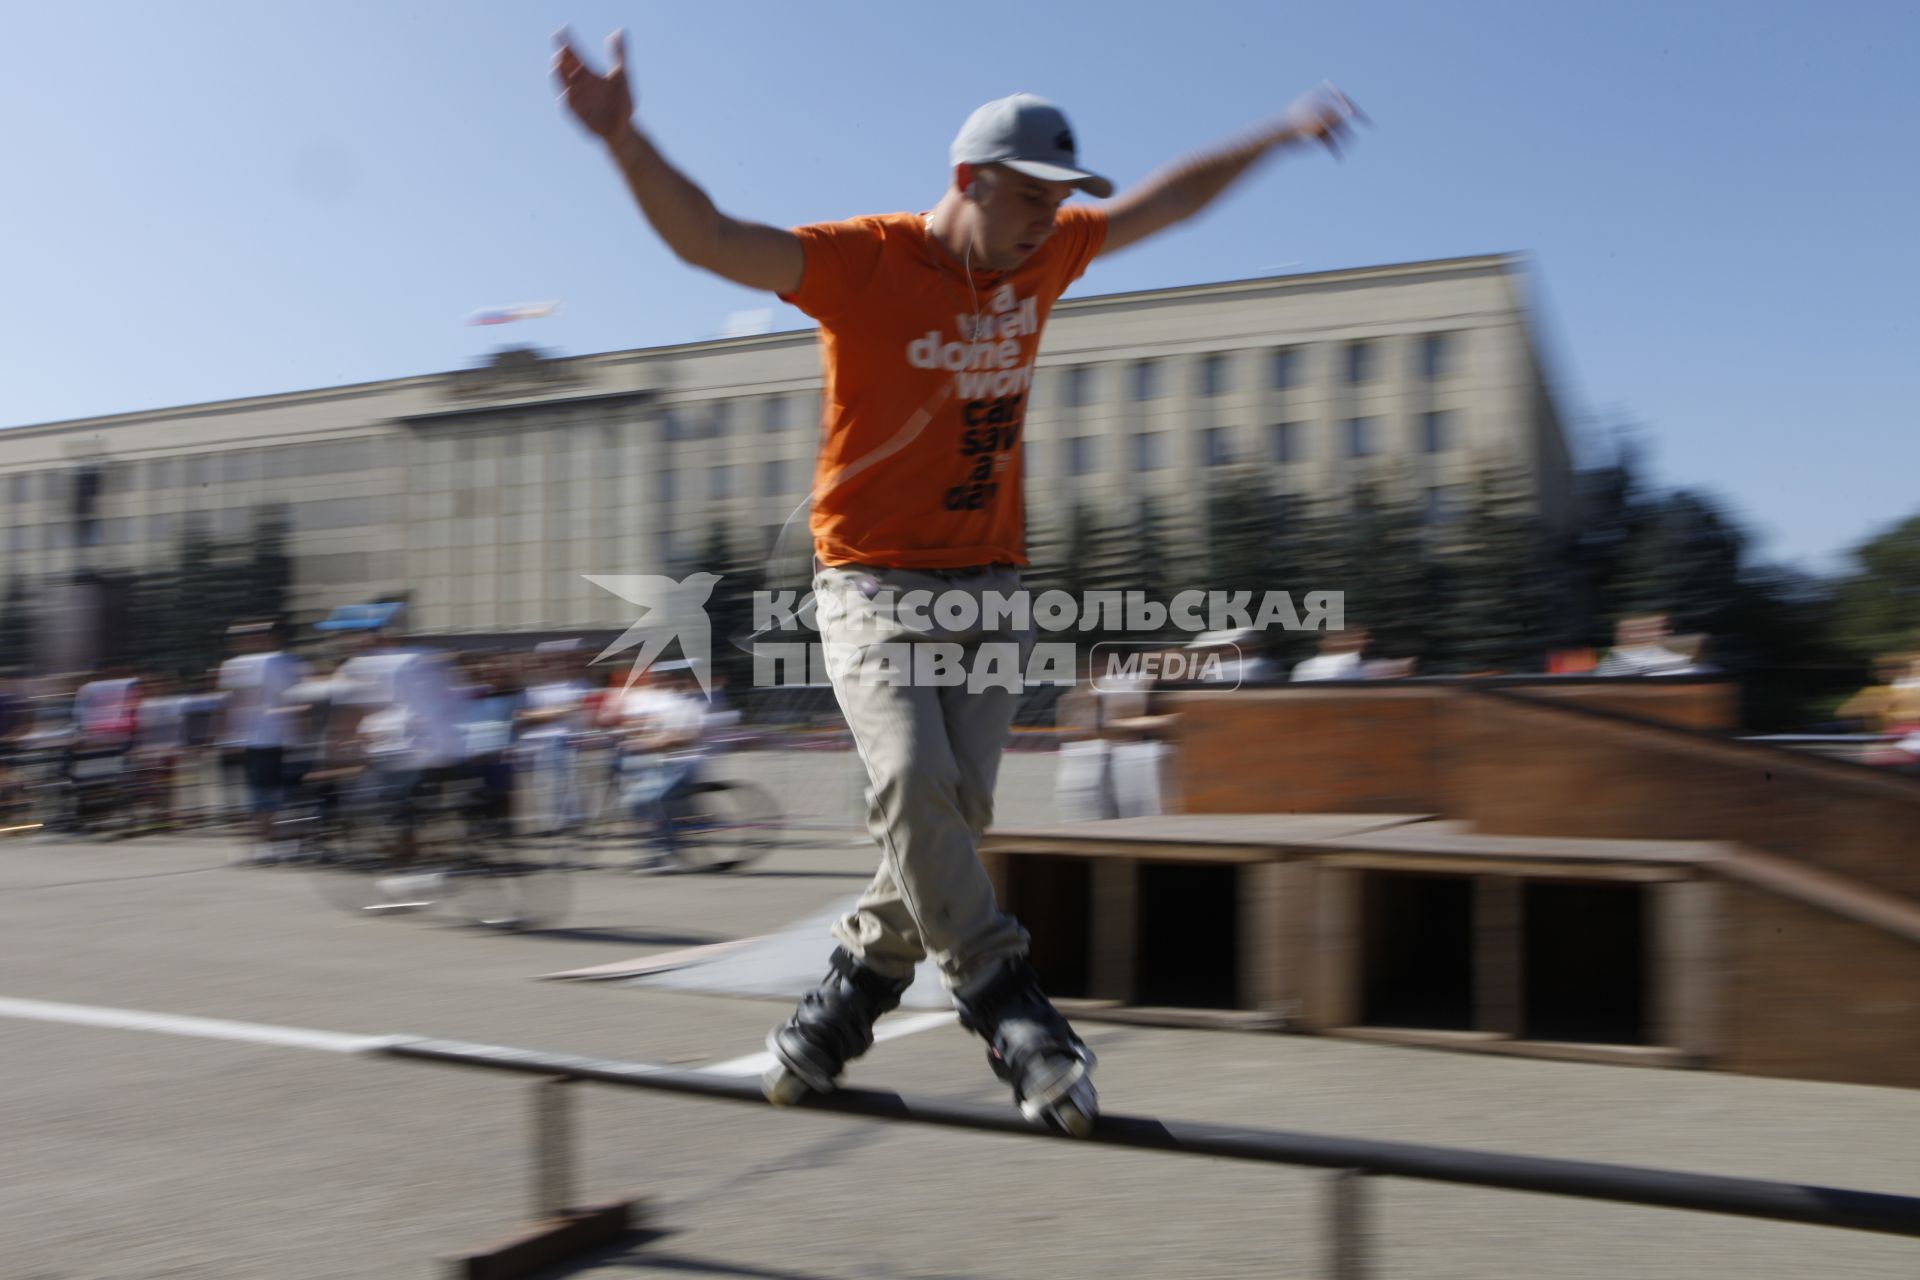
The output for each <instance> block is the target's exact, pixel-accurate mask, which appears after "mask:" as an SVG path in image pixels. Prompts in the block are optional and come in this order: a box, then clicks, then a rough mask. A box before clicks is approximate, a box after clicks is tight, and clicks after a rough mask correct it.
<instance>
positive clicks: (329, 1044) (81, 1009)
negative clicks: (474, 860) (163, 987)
mask: <svg viewBox="0 0 1920 1280" xmlns="http://www.w3.org/2000/svg"><path fill="white" fill-rule="evenodd" d="M957 1016H958V1015H956V1014H955V1013H954V1012H953V1010H951V1009H946V1010H941V1011H939V1012H936V1013H918V1014H913V1015H911V1016H909V1017H904V1018H889V1019H887V1020H885V1021H883V1022H882V1023H881V1024H880V1025H879V1026H878V1027H876V1028H875V1029H874V1033H873V1038H874V1041H875V1043H878V1042H880V1041H883V1040H898V1039H899V1038H900V1037H902V1036H910V1035H913V1034H914V1033H915V1032H918V1031H930V1030H932V1029H933V1028H934V1027H943V1026H946V1025H948V1024H949V1023H951V1022H953V1021H954V1019H955V1018H956V1017H957ZM0 1018H23V1019H26V1020H27V1021H30V1022H61V1023H65V1024H67V1025H69V1026H76V1027H104V1028H106V1029H108V1030H112V1031H153V1032H158V1033H160V1034H162V1035H170V1036H192V1037H194V1038H196V1039H200V1040H237V1041H240V1042H242V1043H245V1044H270V1045H278V1046H280V1047H282V1048H287V1049H319V1050H321V1051H323V1052H326V1053H368V1052H371V1051H372V1050H375V1049H378V1048H380V1047H382V1046H383V1045H388V1044H391V1043H393V1042H394V1041H396V1040H412V1039H417V1038H418V1037H414V1036H356V1035H348V1034H346V1033H345V1032H340V1031H315V1030H312V1029H311V1028H308V1027H276V1026H273V1025H271V1024H269V1023H265V1022H229V1021H227V1020H226V1019H224V1018H195V1017H190V1016H188V1015H185V1014H178V1013H152V1012H149V1011H147V1010H144V1009H110V1008H107V1007H105V1006H102V1005H93V1004H59V1003H56V1002H54V1001H50V1000H18V999H13V998H10V997H7V996H0ZM772 1065H773V1055H772V1054H770V1053H753V1054H748V1055H747V1056H746V1057H744V1058H730V1059H728V1060H727V1061H725V1062H716V1063H714V1064H713V1065H712V1066H710V1067H693V1068H690V1070H694V1071H705V1072H710V1073H712V1074H714V1075H721V1076H753V1075H759V1074H760V1073H761V1072H763V1071H765V1070H766V1069H767V1068H768V1067H770V1066H772Z"/></svg>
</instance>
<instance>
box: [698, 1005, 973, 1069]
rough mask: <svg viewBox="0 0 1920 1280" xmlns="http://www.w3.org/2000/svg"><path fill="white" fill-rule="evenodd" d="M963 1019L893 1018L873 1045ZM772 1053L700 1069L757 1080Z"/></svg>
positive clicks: (946, 1015) (949, 1015)
mask: <svg viewBox="0 0 1920 1280" xmlns="http://www.w3.org/2000/svg"><path fill="white" fill-rule="evenodd" d="M959 1016H960V1015H958V1014H956V1013H955V1012H954V1011H953V1010H951V1009H945V1010H941V1011H940V1012H937V1013H916V1014H914V1015H912V1016H911V1017H906V1018H892V1019H889V1020H887V1021H885V1022H882V1023H881V1024H880V1025H879V1026H877V1027H875V1028H874V1030H873V1042H874V1043H875V1044H879V1043H880V1042H881V1041H883V1040H898V1039H899V1038H900V1037H901V1036H910V1035H913V1034H914V1033H915V1032H917V1031H931V1030H932V1029H933V1028H935V1027H944V1026H947V1025H949V1024H951V1023H952V1022H954V1021H955V1020H956V1019H957V1018H958V1017H959ZM773 1062H774V1058H773V1055H772V1054H771V1053H750V1054H748V1055H747V1056H746V1057H744V1058H729V1059H727V1061H725V1062H716V1063H714V1064H713V1065H712V1066H710V1067H698V1068H696V1070H699V1071H704V1072H706V1073H707V1074H708V1075H715V1076H757V1075H759V1074H760V1073H761V1072H763V1071H765V1070H766V1069H767V1068H768V1067H771V1066H772V1065H773Z"/></svg>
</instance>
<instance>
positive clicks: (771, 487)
mask: <svg viewBox="0 0 1920 1280" xmlns="http://www.w3.org/2000/svg"><path fill="white" fill-rule="evenodd" d="M786 491H787V462H786V459H784V458H768V459H767V460H766V461H765V462H763V463H761V464H760V494H761V496H762V497H766V498H777V497H779V496H780V495H781V494H783V493H785V492H786Z"/></svg>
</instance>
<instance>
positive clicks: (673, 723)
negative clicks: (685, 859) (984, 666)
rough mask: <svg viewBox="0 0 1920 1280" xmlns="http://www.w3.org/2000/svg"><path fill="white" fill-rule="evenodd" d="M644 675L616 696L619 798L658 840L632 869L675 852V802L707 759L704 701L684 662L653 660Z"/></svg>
mask: <svg viewBox="0 0 1920 1280" xmlns="http://www.w3.org/2000/svg"><path fill="white" fill-rule="evenodd" d="M648 676H649V678H648V680H647V682H646V683H645V684H639V685H635V686H634V687H633V688H632V689H629V690H628V691H627V692H626V694H625V695H624V696H623V697H622V699H621V702H620V724H621V733H622V738H623V742H622V751H623V755H622V759H623V761H624V762H625V771H624V776H625V778H626V789H625V791H624V793H623V799H624V800H625V801H626V804H627V807H628V809H629V811H631V812H632V813H633V815H634V817H635V818H636V819H638V820H639V821H641V822H643V823H646V824H648V826H650V827H651V829H652V832H653V838H654V840H655V842H656V844H657V846H658V854H657V856H656V857H653V858H642V859H640V860H639V861H638V862H637V863H636V864H635V869H636V870H643V869H647V868H651V867H654V866H659V865H662V864H668V865H670V864H672V863H673V862H674V861H675V860H676V859H677V858H678V855H679V849H678V847H677V845H676V843H675V840H674V835H673V813H674V808H675V805H676V803H677V802H678V801H679V799H680V797H682V796H683V795H685V794H686V793H687V791H688V790H689V789H691V788H692V787H693V785H694V784H695V783H696V782H698V781H699V777H700V767H701V764H702V763H703V762H704V761H705V759H706V751H705V748H704V746H703V744H702V736H703V735H704V734H705V732H706V728H707V702H706V698H705V697H704V696H703V695H702V694H701V692H700V689H699V686H698V684H697V683H696V682H695V680H694V678H693V673H692V670H691V669H690V667H689V666H688V664H686V663H684V662H660V663H655V664H654V666H653V667H652V669H651V670H650V671H649V672H648Z"/></svg>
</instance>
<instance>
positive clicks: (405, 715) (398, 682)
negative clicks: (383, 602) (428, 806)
mask: <svg viewBox="0 0 1920 1280" xmlns="http://www.w3.org/2000/svg"><path fill="white" fill-rule="evenodd" d="M356 608H361V609H364V608H383V611H382V612H380V613H378V614H377V615H370V616H362V615H361V614H359V613H351V614H347V611H343V610H336V611H335V615H336V616H335V617H333V618H329V619H327V620H325V621H322V622H320V623H318V624H316V625H317V626H319V627H321V628H323V629H326V630H330V631H337V632H342V633H344V634H345V635H347V636H349V637H352V640H351V641H350V643H352V644H354V645H355V646H356V651H355V652H354V653H353V655H352V656H351V657H349V658H348V659H347V660H346V661H345V662H342V663H341V664H340V666H339V667H338V668H337V669H336V670H335V671H334V675H333V712H334V724H333V726H332V728H330V730H329V732H330V733H341V732H345V733H349V734H351V735H353V736H355V737H357V738H358V740H359V743H360V745H361V748H362V750H363V753H364V758H365V760H366V763H367V765H368V767H369V768H371V769H372V770H373V772H374V775H375V777H376V779H377V786H378V787H379V791H380V794H381V796H382V797H383V798H384V799H385V800H386V801H388V802H389V803H390V804H391V805H392V807H393V814H394V818H395V821H396V824H397V835H398V839H399V844H400V855H401V857H402V858H410V857H412V856H413V854H414V852H415V843H414V825H413V820H414V806H415V803H416V801H417V800H418V799H419V797H420V794H421V792H422V791H423V790H425V789H427V788H429V787H435V786H440V785H443V784H444V783H445V782H447V781H448V780H450V779H451V778H452V777H454V776H455V775H456V774H457V773H459V771H460V770H461V768H462V766H463V764H464V761H465V755H466V740H465V737H464V734H463V732H462V729H461V719H460V704H459V702H458V699H457V698H456V697H455V693H454V682H453V679H452V673H451V672H450V671H449V670H448V664H449V660H448V659H447V658H446V657H445V655H443V654H438V653H431V652H428V651H427V650H424V649H416V648H413V647H410V646H408V645H407V644H406V643H405V642H404V641H403V640H402V639H401V638H400V637H399V636H398V635H397V634H395V632H394V629H393V625H392V624H393V620H394V618H395V617H396V616H397V611H398V607H397V606H392V607H379V606H356ZM342 614H347V616H344V617H342V616H340V615H342ZM330 624H331V625H330Z"/></svg>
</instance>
